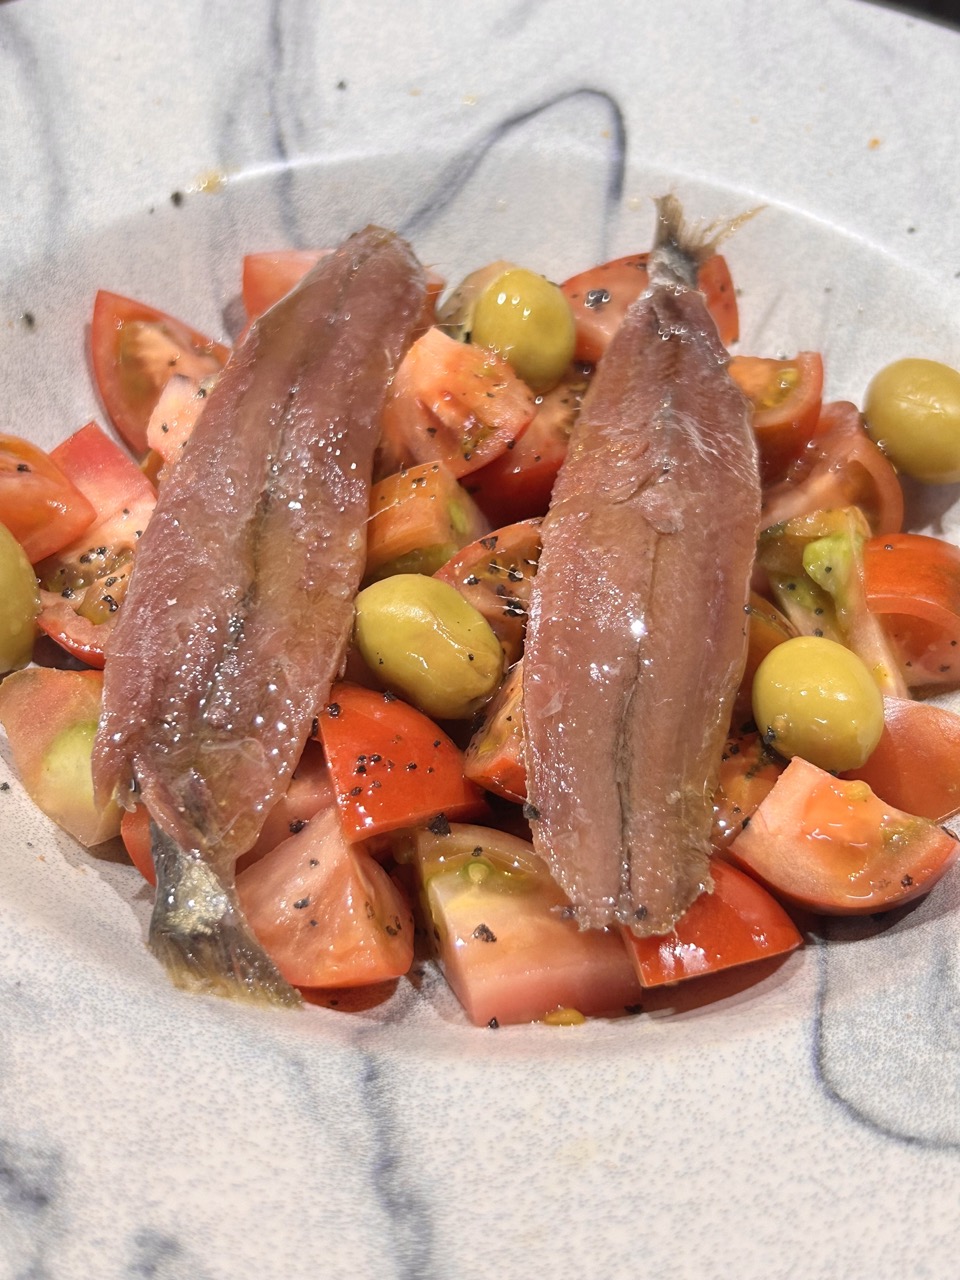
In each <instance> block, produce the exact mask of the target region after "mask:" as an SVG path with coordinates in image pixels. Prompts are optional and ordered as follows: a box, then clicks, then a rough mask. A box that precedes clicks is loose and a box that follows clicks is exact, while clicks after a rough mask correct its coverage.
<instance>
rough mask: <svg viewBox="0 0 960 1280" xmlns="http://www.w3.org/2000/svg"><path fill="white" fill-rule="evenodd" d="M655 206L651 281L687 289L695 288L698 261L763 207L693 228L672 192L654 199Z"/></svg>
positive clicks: (702, 259) (714, 251)
mask: <svg viewBox="0 0 960 1280" xmlns="http://www.w3.org/2000/svg"><path fill="white" fill-rule="evenodd" d="M654 203H655V204H656V206H657V231H656V236H655V239H654V246H653V252H652V253H651V255H650V263H649V271H650V281H651V283H657V284H665V285H668V286H671V285H676V284H680V285H682V286H684V287H686V288H688V289H695V288H696V287H697V268H698V267H699V266H700V264H701V262H704V261H705V260H706V259H707V258H709V257H711V255H713V254H715V253H716V252H717V250H718V248H719V247H720V245H721V244H722V243H723V242H724V240H726V239H727V238H728V237H729V236H732V235H733V233H734V232H735V231H738V230H739V229H740V227H742V226H743V224H744V223H745V222H749V221H750V219H751V218H753V217H754V216H755V215H756V214H758V213H760V211H761V209H762V208H763V206H762V205H758V206H757V207H756V208H753V209H748V210H747V211H746V212H744V213H738V214H737V215H736V216H735V217H733V218H724V219H721V220H720V221H719V222H711V223H709V225H707V226H701V227H695V226H691V225H690V224H689V223H688V222H687V221H686V219H685V217H684V214H683V206H682V205H681V203H680V201H679V200H678V199H677V197H676V196H675V195H673V194H672V193H668V194H667V195H665V196H659V197H657V198H656V199H655V200H654Z"/></svg>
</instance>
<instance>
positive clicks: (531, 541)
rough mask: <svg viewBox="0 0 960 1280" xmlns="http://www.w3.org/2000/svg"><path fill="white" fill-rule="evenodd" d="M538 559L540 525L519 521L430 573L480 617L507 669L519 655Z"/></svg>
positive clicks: (472, 545) (466, 548) (484, 539)
mask: <svg viewBox="0 0 960 1280" xmlns="http://www.w3.org/2000/svg"><path fill="white" fill-rule="evenodd" d="M539 559H540V521H539V520H538V519H534V520H520V521H518V522H517V523H516V524H511V525H507V526H506V527H505V528H502V529H495V530H494V531H493V532H492V533H488V534H485V535H484V536H483V537H482V538H478V539H477V540H476V541H475V542H471V543H470V545H469V546H467V547H464V548H463V549H462V550H461V551H458V552H457V554H456V555H455V556H453V557H452V559H450V560H448V561H447V563H446V564H445V565H444V566H443V568H441V569H438V570H437V572H436V573H435V574H434V577H435V578H440V579H441V580H442V581H443V582H449V584H450V586H451V587H456V589H457V590H458V591H459V592H460V594H461V595H462V596H463V597H464V599H465V600H467V601H469V603H470V604H472V605H473V607H474V608H475V609H478V610H479V611H480V613H482V614H483V616H484V617H485V618H486V620H487V622H489V624H490V626H491V628H492V629H493V633H494V635H495V636H496V637H497V639H498V640H499V641H500V643H501V645H502V646H503V652H504V658H505V661H506V663H507V665H508V666H512V665H513V663H515V662H516V661H517V660H518V658H519V657H520V654H521V652H522V651H523V636H524V632H525V630H526V625H527V606H528V605H529V603H530V592H531V589H532V584H533V577H534V574H535V573H536V571H537V562H538V560H539Z"/></svg>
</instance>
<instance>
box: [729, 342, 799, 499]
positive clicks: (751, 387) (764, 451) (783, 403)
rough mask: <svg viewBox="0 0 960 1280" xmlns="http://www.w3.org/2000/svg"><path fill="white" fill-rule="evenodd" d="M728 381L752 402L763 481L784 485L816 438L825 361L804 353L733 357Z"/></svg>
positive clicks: (754, 429) (754, 428)
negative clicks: (771, 357) (789, 356)
mask: <svg viewBox="0 0 960 1280" xmlns="http://www.w3.org/2000/svg"><path fill="white" fill-rule="evenodd" d="M727 370H728V372H729V374H730V377H731V378H732V379H733V380H734V382H735V383H736V384H737V386H738V387H739V388H740V390H741V391H742V392H743V394H744V395H745V396H746V397H747V399H748V400H749V401H750V403H751V406H752V409H753V433H754V436H755V437H756V441H757V449H758V451H759V454H760V479H761V481H762V482H763V483H764V484H771V483H773V482H774V481H776V480H780V479H782V478H783V476H784V475H785V474H786V471H787V469H788V467H789V466H790V465H791V463H793V462H794V461H796V459H797V458H798V457H799V456H800V454H801V452H802V450H803V449H804V447H805V446H806V445H807V444H808V443H809V442H810V440H812V439H813V436H814V434H815V433H816V430H817V424H818V422H819V419H820V408H821V400H822V396H823V360H822V358H821V356H820V355H819V354H818V353H817V352H815V351H801V352H800V353H799V355H797V356H796V357H794V359H792V360H768V359H765V358H763V357H761V356H734V358H733V359H732V360H731V361H730V363H729V365H728V366H727Z"/></svg>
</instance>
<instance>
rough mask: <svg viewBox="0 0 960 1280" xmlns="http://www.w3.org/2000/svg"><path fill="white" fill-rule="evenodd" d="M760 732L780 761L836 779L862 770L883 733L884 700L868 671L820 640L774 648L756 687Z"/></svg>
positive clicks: (812, 638)
mask: <svg viewBox="0 0 960 1280" xmlns="http://www.w3.org/2000/svg"><path fill="white" fill-rule="evenodd" d="M753 716H754V719H755V720H756V722H757V728H758V729H759V730H760V732H761V734H764V735H765V736H766V738H767V741H769V743H770V745H771V746H772V747H774V748H775V749H776V750H777V751H779V752H780V754H781V755H783V756H802V757H803V759H804V760H808V761H809V762H810V763H811V764H815V765H817V766H818V767H819V768H821V769H827V770H829V771H831V772H833V773H842V772H843V771H844V770H846V769H858V768H859V767H860V766H861V765H862V764H864V763H865V762H866V760H867V759H868V757H869V756H870V755H871V753H872V752H873V749H874V747H876V745H877V743H878V742H879V741H880V735H881V733H882V732H883V696H882V694H881V692H880V689H879V688H878V686H877V684H876V682H875V681H874V680H873V677H872V676H871V675H870V672H869V671H868V669H867V667H866V664H865V663H864V662H863V661H862V660H861V659H860V658H858V657H857V655H856V654H855V653H853V652H852V651H851V650H850V649H845V648H844V646H843V645H842V644H837V642H836V641H835V640H827V639H825V638H823V637H821V636H796V637H794V639H792V640H786V641H784V643H783V644H778V645H777V646H776V648H774V649H771V650H770V652H769V653H768V654H767V656H766V657H765V658H764V660H763V661H762V662H761V663H760V666H759V667H758V668H757V674H756V675H755V676H754V680H753Z"/></svg>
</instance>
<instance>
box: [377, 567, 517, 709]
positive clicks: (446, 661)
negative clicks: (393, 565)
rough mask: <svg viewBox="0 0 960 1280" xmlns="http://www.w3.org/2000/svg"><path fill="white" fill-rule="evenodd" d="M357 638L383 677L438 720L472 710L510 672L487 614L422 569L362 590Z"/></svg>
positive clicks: (381, 679)
mask: <svg viewBox="0 0 960 1280" xmlns="http://www.w3.org/2000/svg"><path fill="white" fill-rule="evenodd" d="M354 639H355V640H356V644H357V648H358V649H359V650H360V652H361V654H362V655H363V658H364V661H365V662H366V663H367V665H368V666H369V667H370V669H371V671H373V672H374V674H375V675H376V677H377V679H378V680H380V681H381V682H382V683H383V684H384V685H385V686H386V687H387V688H388V689H390V690H392V691H393V692H394V693H398V694H400V695H401V696H402V697H404V698H406V700H407V701H408V702H411V703H412V704H413V705H414V706H415V707H419V708H420V710H421V711H423V712H425V713H426V714H427V715H428V716H432V717H433V719H435V720H459V719H463V718H465V717H467V716H471V715H473V713H474V711H476V710H477V708H478V707H480V706H482V704H483V703H484V702H486V700H487V699H488V698H490V697H491V696H492V695H493V694H494V693H495V692H496V689H497V687H498V685H499V684H500V679H501V676H502V675H503V650H502V648H501V647H500V641H499V640H498V639H497V637H496V636H495V635H494V633H493V631H492V630H491V628H490V624H489V623H488V622H487V620H486V618H484V616H483V614H482V613H480V612H479V610H477V609H475V608H474V607H473V605H472V604H470V603H469V602H468V601H467V600H465V599H464V598H463V596H462V595H461V594H460V592H459V591H457V590H456V588H455V587H451V586H450V585H449V584H448V583H446V582H442V581H441V580H440V579H439V578H429V577H426V576H425V575H424V574H420V573H400V574H394V576H393V577H390V578H384V579H383V580H382V581H381V582H374V583H373V584H372V585H371V586H369V587H366V588H365V589H364V590H363V591H361V592H360V594H359V595H358V596H357V599H356V621H355V623H354Z"/></svg>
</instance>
